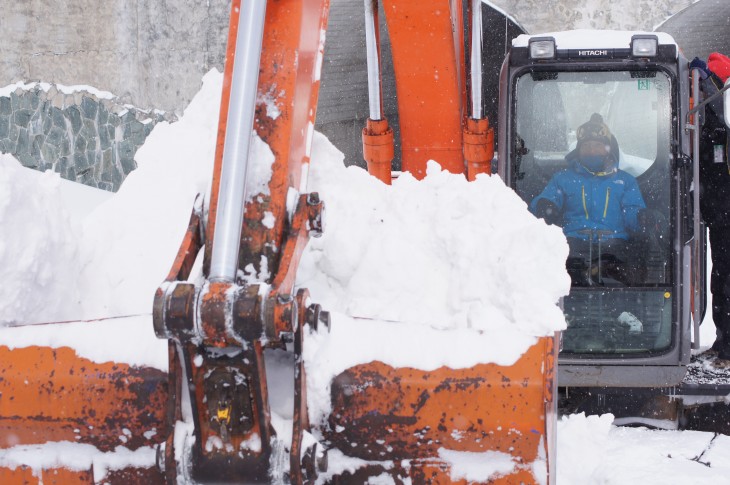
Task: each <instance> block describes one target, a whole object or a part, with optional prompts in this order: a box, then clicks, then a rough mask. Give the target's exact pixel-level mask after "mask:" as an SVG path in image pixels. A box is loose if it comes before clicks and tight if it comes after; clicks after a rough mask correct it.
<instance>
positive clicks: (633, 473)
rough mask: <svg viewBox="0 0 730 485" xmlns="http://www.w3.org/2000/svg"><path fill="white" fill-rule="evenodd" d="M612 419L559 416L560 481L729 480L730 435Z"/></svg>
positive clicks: (573, 484)
mask: <svg viewBox="0 0 730 485" xmlns="http://www.w3.org/2000/svg"><path fill="white" fill-rule="evenodd" d="M612 423H613V416H612V415H610V414H604V415H603V416H585V415H584V414H576V415H572V416H566V417H564V418H562V419H561V420H560V421H559V422H558V432H557V435H558V453H557V460H558V463H557V473H558V475H557V483H559V484H560V485H583V484H586V483H595V484H597V483H600V484H604V485H623V484H626V483H641V484H656V485H660V484H661V485H664V484H667V483H676V484H685V483H728V478H727V477H730V464H729V463H728V461H727V457H728V456H730V437H729V436H725V435H719V434H715V433H705V432H700V431H663V430H649V429H646V428H625V427H615V426H612ZM720 477H724V478H722V479H720ZM718 479H719V481H718Z"/></svg>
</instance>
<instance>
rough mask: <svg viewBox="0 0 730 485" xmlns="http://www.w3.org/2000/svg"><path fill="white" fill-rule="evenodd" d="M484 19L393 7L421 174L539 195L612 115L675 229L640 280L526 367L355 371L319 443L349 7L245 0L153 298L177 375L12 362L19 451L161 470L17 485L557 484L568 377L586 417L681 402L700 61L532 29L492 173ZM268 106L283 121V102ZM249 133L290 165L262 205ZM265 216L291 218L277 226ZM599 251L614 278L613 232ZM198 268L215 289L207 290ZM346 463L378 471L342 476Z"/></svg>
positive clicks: (41, 356) (10, 477) (652, 248)
mask: <svg viewBox="0 0 730 485" xmlns="http://www.w3.org/2000/svg"><path fill="white" fill-rule="evenodd" d="M378 4H379V2H378V1H377V0H365V1H364V8H365V17H366V48H367V59H368V88H369V119H368V120H367V122H366V126H365V127H364V128H363V132H362V142H363V153H364V158H365V160H366V162H367V167H368V171H369V172H370V173H371V174H372V175H373V176H374V177H376V178H378V179H379V180H381V181H383V182H384V183H386V184H389V183H390V182H391V180H392V165H391V163H392V161H393V158H394V152H395V150H394V132H393V129H392V127H390V126H389V124H388V121H387V119H386V118H385V116H384V115H383V94H382V82H381V64H380V32H379V25H380V22H379V12H380V11H381V10H380V9H379V5H378ZM483 8H486V6H484V5H482V3H481V2H480V1H478V0H477V1H469V2H467V1H462V0H420V1H411V0H383V2H382V11H383V12H385V17H386V18H385V23H386V25H387V29H388V33H389V35H390V39H391V44H392V45H391V52H392V56H393V63H394V66H395V84H396V88H397V92H398V112H399V118H400V144H401V147H402V150H401V151H402V155H401V169H402V170H403V171H408V172H411V173H412V174H414V176H416V177H417V178H422V177H424V176H425V171H426V163H427V162H428V161H429V160H431V159H435V160H438V161H439V163H441V165H442V166H443V167H444V168H445V169H447V170H449V171H451V172H453V173H457V174H464V176H465V177H466V178H467V179H469V180H473V179H475V178H476V177H477V176H480V177H484V176H489V174H494V173H495V172H497V173H498V174H499V176H501V177H502V178H503V179H504V181H505V183H506V184H507V185H508V186H510V187H512V188H513V189H514V190H515V191H516V192H517V194H518V195H519V196H520V197H522V198H523V199H524V200H525V201H526V202H530V201H531V199H532V198H534V197H535V196H536V195H537V193H539V191H540V190H542V188H543V187H544V185H545V184H546V183H547V181H548V180H549V178H550V176H551V175H552V174H553V173H555V172H556V171H557V170H559V169H560V168H561V164H563V163H564V156H565V153H566V152H567V151H568V150H569V149H570V148H571V143H574V142H575V140H574V135H575V133H574V130H575V128H576V127H577V126H578V125H579V124H580V123H582V121H584V120H583V119H582V118H581V116H583V115H586V114H590V113H588V112H587V111H586V109H588V110H594V111H596V112H599V113H601V114H602V115H603V116H604V118H605V119H606V120H607V122H608V123H609V125H610V126H611V128H612V129H613V131H614V132H615V133H616V136H617V138H618V139H619V140H620V143H621V145H620V147H621V150H622V152H621V153H622V154H623V157H624V158H623V160H625V161H626V164H627V165H629V164H631V166H632V167H633V170H634V172H633V174H634V175H635V176H636V177H637V179H638V181H639V186H640V187H641V189H642V191H643V192H644V194H645V198H646V200H647V205H648V206H649V207H650V208H651V209H653V210H655V211H657V212H661V213H662V214H663V215H664V218H665V220H666V221H668V224H667V225H666V226H665V228H664V229H662V230H665V231H666V232H662V233H660V234H645V235H644V236H645V237H644V239H642V240H641V241H638V242H637V245H638V246H637V247H641V248H643V249H642V250H639V251H637V252H636V253H637V255H639V256H637V258H639V259H637V261H635V262H632V266H633V267H639V268H640V269H641V271H639V272H638V276H636V278H635V279H634V280H632V283H631V284H626V283H625V282H621V281H617V280H615V279H612V278H611V276H610V275H609V274H608V273H604V271H603V268H600V269H598V270H597V271H596V272H595V273H594V272H593V271H592V269H590V270H588V273H587V275H588V278H587V282H586V283H585V284H574V285H573V287H572V289H571V293H570V295H569V296H567V297H566V298H565V299H564V301H563V302H562V306H563V309H564V312H565V315H566V319H567V321H568V329H567V330H566V331H565V332H564V334H563V335H562V336H560V335H554V336H543V337H540V338H538V339H537V340H536V343H535V344H534V345H533V346H532V347H530V348H529V349H528V350H527V351H526V352H525V353H524V354H523V355H522V356H521V357H520V358H519V359H518V360H517V362H515V363H514V364H513V365H511V366H500V365H497V364H490V363H486V364H479V365H476V366H474V367H472V368H468V369H450V368H447V367H442V368H439V369H437V370H435V371H429V372H425V371H421V370H418V369H412V368H394V367H391V366H388V365H386V364H383V363H381V362H377V361H375V362H370V363H367V364H361V365H358V366H356V367H353V368H350V369H347V370H346V371H345V372H343V373H341V374H340V375H338V376H336V377H335V378H334V380H333V381H332V384H331V404H332V411H331V414H330V416H329V418H328V419H327V426H325V427H323V428H321V429H315V427H314V426H312V425H311V423H310V419H309V413H308V407H307V385H306V382H307V380H306V368H305V365H304V361H303V358H302V355H303V351H304V348H305V347H306V346H307V335H308V332H309V331H311V330H318V329H319V330H325V331H326V329H327V328H329V327H330V325H334V324H336V322H333V321H332V319H331V317H330V315H329V313H328V312H327V311H326V310H325V309H322V308H321V306H320V305H318V304H317V303H315V302H313V301H312V298H311V297H310V295H309V292H308V291H307V290H306V289H304V288H298V287H296V286H295V276H296V273H297V266H298V264H299V261H300V258H301V255H302V251H303V249H304V247H305V246H306V244H307V241H308V239H309V238H310V237H317V236H319V235H321V234H322V233H323V231H325V230H326V227H325V217H324V215H325V210H324V201H323V200H321V199H320V197H319V195H318V194H317V193H313V192H309V193H308V192H307V183H306V182H307V173H308V166H309V163H310V156H311V152H310V150H311V138H312V134H313V129H314V122H315V119H316V112H317V104H318V102H317V101H318V92H319V85H320V71H321V66H322V60H323V59H322V57H323V53H324V41H325V34H326V30H327V19H328V11H329V2H328V1H327V0H303V1H297V2H295V1H281V0H232V2H231V16H230V26H229V37H228V47H227V52H226V59H225V71H224V82H223V93H222V100H221V111H220V119H219V129H218V138H217V146H216V155H215V165H214V171H213V183H212V185H211V194H210V197H209V203H206V199H205V198H204V197H202V196H201V197H200V198H199V199H198V200H197V201H196V202H195V204H194V207H193V209H192V213H191V217H190V221H189V225H188V228H187V231H186V233H185V236H184V238H183V240H182V242H181V245H180V249H179V251H178V253H177V256H176V257H175V260H174V263H173V265H172V267H171V269H170V271H169V274H168V276H167V277H166V279H165V281H164V282H162V283H161V285H160V286H159V288H158V290H157V292H156V294H155V296H154V306H153V311H152V325H153V327H154V332H155V334H156V335H157V337H159V338H160V339H163V340H165V341H166V342H167V345H168V371H167V372H162V371H160V370H157V369H152V368H148V367H139V366H131V365H127V364H122V363H115V362H111V363H102V364H100V363H96V362H92V361H90V360H88V359H85V358H82V357H79V356H78V355H76V354H75V353H74V351H73V350H72V349H70V348H68V347H53V348H52V347H42V346H28V347H22V348H12V349H11V348H9V347H7V346H0V358H1V359H2V362H3V366H2V369H0V449H3V450H8V449H12V448H13V447H17V446H24V445H34V444H44V443H51V442H66V441H70V442H74V443H84V444H88V445H90V446H93V447H95V448H96V449H98V450H100V451H101V452H106V451H111V450H114V449H115V447H116V446H117V445H118V444H119V440H118V437H119V436H126V438H125V446H126V447H127V448H129V449H130V450H135V449H152V450H154V452H155V455H156V460H155V464H154V466H150V465H149V464H146V465H144V464H143V465H133V464H130V465H128V466H127V467H125V468H123V469H118V470H109V471H108V472H107V473H106V474H104V475H103V476H97V475H98V474H95V471H94V470H93V469H88V470H78V469H75V470H70V469H68V468H63V467H62V466H53V465H46V466H43V467H41V469H40V470H39V469H37V468H34V467H32V466H30V465H28V466H8V465H3V464H0V481H1V482H2V483H94V482H103V483H170V484H173V483H293V484H304V483H335V484H337V483H340V484H350V483H368V482H369V481H371V480H374V481H377V480H381V481H378V482H377V483H382V480H383V476H385V477H387V478H388V479H389V481H388V483H433V484H440V483H475V482H474V481H468V480H467V479H465V478H453V475H452V474H451V470H450V464H449V463H448V462H447V461H445V460H444V459H442V458H441V457H440V456H439V454H438V449H439V448H441V447H445V448H448V449H450V450H453V451H456V452H463V453H467V454H468V453H485V452H492V451H494V452H501V453H506V454H509V455H510V456H511V457H512V459H513V460H514V462H515V463H517V466H515V467H514V468H513V469H512V471H511V472H508V473H506V474H501V475H498V476H492V477H490V478H489V479H488V480H487V481H486V482H485V483H541V484H542V483H555V476H556V475H555V453H556V436H555V428H556V419H557V414H558V384H560V386H561V389H563V390H564V392H566V393H567V391H565V390H566V389H567V390H571V391H570V393H571V394H575V393H574V392H572V390H574V389H578V390H581V389H588V391H587V392H586V393H585V394H584V395H583V400H582V401H581V402H587V401H589V400H590V398H591V397H593V396H594V394H595V389H608V388H622V389H652V390H656V389H661V390H662V391H666V392H664V393H663V394H660V396H662V397H666V398H667V399H669V398H670V397H671V398H675V397H676V396H675V395H671V396H670V393H669V390H673V391H677V390H678V389H680V387H681V385H682V381H683V379H684V377H685V375H686V373H687V368H688V365H689V361H690V345H691V338H690V334H691V328H692V325H693V324H694V323H696V322H698V321H699V318H700V315H701V312H702V311H703V309H702V301H703V300H702V291H703V286H702V284H701V282H702V281H703V279H702V278H703V274H702V271H701V267H702V266H701V264H700V263H701V262H702V261H703V257H704V255H703V252H702V251H703V250H704V249H703V248H704V246H703V244H701V242H702V238H701V228H700V227H699V217H698V214H697V210H698V204H696V200H695V204H694V205H693V204H692V197H691V194H692V193H691V191H690V189H691V182H692V180H696V179H697V178H696V177H697V173H696V169H697V164H696V162H693V161H692V158H691V157H689V156H688V155H686V154H688V153H690V152H691V151H692V150H694V151H695V152H696V150H697V143H696V135H697V133H698V128H699V123H700V120H699V116H698V115H697V113H695V114H694V117H692V118H691V119H690V118H688V117H689V116H690V114H689V111H690V110H689V100H690V93H691V92H692V93H696V92H698V90H697V85H696V83H695V85H694V86H691V85H690V73H689V71H688V68H687V61H686V59H684V58H683V57H682V56H681V54H680V53H679V51H678V49H677V46H676V44H674V43H673V41H672V40H671V38H669V36H667V35H663V34H656V35H654V34H639V33H634V34H631V33H622V34H616V35H614V36H607V37H602V36H595V37H594V38H590V41H589V42H587V45H580V42H586V36H585V35H583V36H580V35H575V34H574V35H573V36H571V34H570V33H563V34H554V35H553V34H546V35H542V36H520V37H518V38H517V39H516V40H515V41H514V42H513V46H512V49H511V50H510V52H509V54H508V56H507V58H506V59H505V61H504V64H503V66H502V70H501V74H500V78H499V84H500V95H499V117H498V120H497V126H498V136H497V142H498V143H497V146H498V153H497V156H496V157H495V149H494V145H495V134H494V128H493V127H492V126H490V121H489V120H487V118H486V117H485V115H484V99H483V96H482V95H483V92H484V89H485V87H484V85H483V74H484V73H483V66H482V62H481V59H482V57H483V52H482V47H483V46H482V35H483V32H484V29H486V26H484V25H482V20H481V18H482V9H483ZM424 52H428V56H424V55H423V53H424ZM434 72H438V73H439V75H438V76H434ZM272 92H276V93H277V107H278V108H279V112H278V113H277V114H278V115H277V116H275V117H271V116H268V115H267V114H266V105H265V101H264V100H265V99H266V98H267V97H266V94H267V93H272ZM587 101H590V104H587ZM629 121H630V122H631V124H629ZM619 127H624V131H620V128H619ZM639 127H640V129H639ZM252 131H255V132H256V134H257V135H258V136H259V137H260V138H261V139H262V140H263V141H264V142H265V143H266V144H268V146H269V147H270V148H271V151H272V152H273V154H274V161H273V164H272V166H271V178H270V181H269V184H268V191H267V192H266V193H259V194H248V193H247V187H249V185H247V183H246V180H247V177H251V176H252V175H251V167H252V164H253V163H255V161H252V160H250V159H249V153H250V150H249V148H250V146H249V145H250V143H251V133H252ZM689 133H692V134H693V135H695V143H694V145H693V144H691V143H690V136H689ZM695 155H696V153H695ZM696 158H697V157H695V160H696ZM495 162H496V163H495ZM693 170H694V172H693ZM695 199H696V195H695ZM265 213H271V214H273V215H274V217H273V219H272V218H268V219H266V220H267V222H266V223H264V220H265ZM272 220H273V223H272V222H271V221H272ZM594 242H595V244H596V247H595V251H596V254H598V255H599V261H600V254H601V251H602V248H601V246H600V243H601V240H600V236H599V237H597V238H596V240H595V241H594ZM642 244H643V246H641V245H642ZM198 258H202V260H203V264H202V268H203V269H202V273H203V277H202V278H196V277H195V275H194V274H192V271H193V268H194V266H195V262H196V259H198ZM262 261H266V264H267V268H268V272H259V271H256V272H255V274H264V273H267V274H269V275H270V276H266V277H262V278H261V279H260V280H255V281H251V279H250V278H242V274H243V271H242V270H243V269H244V268H247V267H249V266H250V265H253V267H254V268H259V267H260V265H261V264H262V263H261V262H262ZM578 263H580V262H578ZM693 305H694V306H693ZM625 314H630V316H627V315H625ZM622 315H624V316H623V317H622ZM693 317H694V319H693ZM627 322H628V323H627ZM637 322H638V323H637ZM59 325H62V324H59ZM103 344H110V345H111V344H112V343H111V342H102V343H100V345H103ZM270 349H278V350H281V351H285V352H289V353H291V354H292V356H293V362H295V364H294V366H295V369H294V389H293V390H292V393H293V396H294V399H293V406H294V409H293V426H292V433H291V440H290V441H288V442H283V441H282V439H281V437H279V436H277V434H276V431H275V429H274V426H273V425H272V416H271V409H270V392H269V387H270V386H269V384H270V383H269V382H267V374H266V369H267V367H266V365H267V363H266V358H265V352H266V351H267V350H270ZM561 349H562V350H561ZM559 352H561V353H560V366H558V355H559ZM559 381H560V382H559ZM592 393H593V394H592ZM675 394H676V392H675ZM586 396H587V397H586ZM604 398H605V396H604ZM604 400H605V399H604ZM457 423H458V424H457ZM457 426H458V429H457ZM150 430H155V432H153V433H152V432H150ZM315 437H316V438H315ZM354 443H368V444H369V446H367V447H356V446H353V444H354ZM335 452H336V453H338V454H339V456H345V457H350V458H352V459H358V460H360V463H361V466H359V467H355V469H351V468H348V469H341V470H337V471H335V472H332V471H330V472H328V471H327V470H328V456H332V455H334V454H335ZM362 463H364V464H362Z"/></svg>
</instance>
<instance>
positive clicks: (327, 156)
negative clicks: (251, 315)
mask: <svg viewBox="0 0 730 485" xmlns="http://www.w3.org/2000/svg"><path fill="white" fill-rule="evenodd" d="M309 182H310V185H309V187H308V190H310V191H318V192H319V193H320V196H321V197H322V199H323V200H324V201H325V204H326V210H327V212H326V216H327V218H326V224H327V225H326V228H325V232H324V235H323V237H322V238H320V239H315V240H312V241H310V243H309V246H308V247H307V250H306V251H305V254H304V256H303V257H302V262H301V265H300V271H299V273H298V277H297V285H298V286H302V287H307V288H309V290H310V292H311V295H312V300H313V301H316V302H317V303H320V304H321V305H322V306H323V307H324V308H325V309H327V310H330V311H331V312H333V323H332V330H331V333H327V332H326V331H321V332H320V333H319V334H313V335H310V336H309V338H308V339H307V342H306V345H305V361H306V362H307V379H308V387H309V391H308V392H309V394H308V397H309V405H310V416H311V417H312V418H313V419H314V420H315V422H316V421H317V420H318V419H321V418H322V417H323V416H324V415H325V414H326V413H327V412H328V410H329V397H328V396H329V382H330V381H331V379H332V378H333V377H334V376H335V375H337V374H339V373H340V372H342V371H344V370H345V369H346V368H348V367H352V366H354V365H357V364H362V363H367V362H371V361H374V360H379V361H381V362H384V363H386V364H389V365H392V366H394V367H414V368H419V369H423V370H432V369H436V368H438V367H441V366H448V367H451V368H465V367H471V366H473V365H475V364H477V363H486V362H493V363H497V364H500V365H511V364H513V363H514V362H515V361H516V360H517V359H518V358H519V357H520V356H521V355H522V354H523V353H524V352H525V351H526V350H527V349H528V348H529V347H530V346H531V345H532V344H534V343H535V342H536V337H539V336H547V335H552V334H553V333H554V332H555V331H556V330H560V329H562V328H564V327H565V319H564V317H563V314H562V312H561V311H560V309H559V308H558V307H557V306H556V303H557V301H558V299H559V298H560V297H561V296H563V295H565V294H567V292H568V290H569V287H570V279H569V278H568V275H567V274H566V272H565V258H566V257H567V255H568V246H567V244H566V242H565V238H564V236H563V234H562V232H561V231H560V229H559V228H557V227H555V226H547V225H546V224H545V223H544V222H543V221H541V220H538V219H536V218H535V217H534V216H532V215H531V214H530V213H529V212H528V211H527V207H526V205H525V203H524V202H523V201H522V200H521V199H520V198H519V197H518V196H517V195H516V194H515V193H514V192H513V191H512V190H510V189H509V188H507V187H506V186H505V185H504V183H503V182H502V181H501V180H500V179H499V178H497V177H488V176H483V177H479V178H478V179H477V180H476V181H474V182H467V181H466V179H465V178H464V176H463V175H454V174H451V173H449V172H447V171H442V170H441V169H440V167H439V166H438V165H437V164H436V163H433V162H431V163H430V164H429V166H428V171H427V176H426V178H425V179H424V180H422V181H417V180H416V179H415V178H413V177H412V176H411V175H410V174H407V173H405V174H403V175H401V176H400V177H399V178H398V179H397V180H395V181H394V182H393V185H392V186H390V187H389V186H386V185H384V184H382V183H381V182H379V181H377V180H376V179H375V178H373V177H372V176H370V175H368V174H367V173H366V172H365V171H364V170H362V169H360V168H357V167H349V168H346V167H345V166H344V164H343V163H342V154H341V153H340V152H339V151H337V149H336V148H335V147H333V146H332V145H331V144H330V143H329V141H328V140H327V139H326V138H325V137H324V136H322V135H320V134H315V139H314V143H313V151H312V162H311V167H310V179H309ZM536 241H539V244H536V243H535V242H536ZM445 349H452V350H453V351H445Z"/></svg>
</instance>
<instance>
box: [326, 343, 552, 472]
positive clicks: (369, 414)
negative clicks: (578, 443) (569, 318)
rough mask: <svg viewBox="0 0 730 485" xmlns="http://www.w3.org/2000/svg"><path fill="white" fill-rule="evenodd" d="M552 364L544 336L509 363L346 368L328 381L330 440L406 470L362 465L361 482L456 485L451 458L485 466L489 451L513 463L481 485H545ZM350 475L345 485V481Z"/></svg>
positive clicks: (352, 452) (352, 453)
mask: <svg viewBox="0 0 730 485" xmlns="http://www.w3.org/2000/svg"><path fill="white" fill-rule="evenodd" d="M556 361H557V348H556V346H555V339H554V338H553V337H543V338H541V339H539V340H538V342H537V343H536V344H534V345H533V346H531V347H530V348H529V349H528V350H527V351H526V352H525V353H524V354H523V355H522V356H521V357H520V358H519V359H518V360H517V362H515V363H514V364H513V365H511V366H500V365H497V364H479V365H476V366H474V367H471V368H468V369H450V368H447V367H441V368H439V369H436V370H434V371H423V370H418V369H412V368H394V367H391V366H388V365H385V364H383V363H381V362H371V363H369V364H363V365H359V366H357V367H353V368H350V369H348V370H346V371H345V372H343V373H341V374H340V375H338V376H337V377H336V378H335V379H334V381H333V382H332V413H331V415H330V417H329V422H328V424H329V426H328V428H327V429H328V430H329V432H327V433H326V436H327V440H328V441H329V442H331V443H332V445H333V446H334V447H336V448H338V449H340V450H342V451H343V453H344V454H346V455H348V456H354V457H357V458H361V459H363V460H367V461H370V462H378V461H383V460H389V461H392V462H395V463H407V464H408V466H407V467H404V466H402V465H397V466H394V467H391V468H388V469H384V468H383V467H382V466H374V467H373V466H371V467H364V468H363V469H359V470H358V472H357V473H358V480H357V482H358V483H362V482H361V480H363V479H364V478H366V477H376V476H379V475H382V474H383V473H388V474H390V475H391V476H392V477H393V479H399V480H403V479H405V478H406V477H410V479H411V480H412V481H413V483H452V482H455V483H459V481H456V480H453V479H452V476H454V475H455V473H453V470H452V467H451V464H450V461H449V456H450V454H453V455H455V456H459V455H461V456H464V455H469V454H470V453H471V454H475V455H472V456H480V457H481V459H482V460H484V461H485V462H486V461H488V460H489V459H490V458H489V457H490V452H491V453H492V455H491V456H495V455H497V454H499V453H502V454H504V456H505V458H507V459H508V460H511V461H512V463H513V466H512V467H511V469H510V470H509V471H502V472H501V473H499V474H498V476H492V477H486V478H487V479H486V480H485V481H484V483H543V481H544V479H545V472H546V471H548V472H552V473H554V462H553V463H550V464H549V463H548V462H547V459H548V457H547V456H546V450H550V449H554V440H555V439H556V436H555V430H554V428H553V426H554V423H555V419H556V416H555V413H556V407H555V402H554V401H553V396H555V392H556V389H557V387H556V386H557V381H556V379H555V374H554V370H555V362H556ZM353 444H356V445H357V446H353ZM444 450H448V451H446V452H445V451H444ZM346 478H347V477H345V476H343V477H341V480H343V481H342V483H351V482H348V481H347V480H346ZM350 478H352V477H350ZM364 481H365V480H363V482H364ZM464 483H465V482H464ZM469 483H477V482H475V481H473V480H470V481H469Z"/></svg>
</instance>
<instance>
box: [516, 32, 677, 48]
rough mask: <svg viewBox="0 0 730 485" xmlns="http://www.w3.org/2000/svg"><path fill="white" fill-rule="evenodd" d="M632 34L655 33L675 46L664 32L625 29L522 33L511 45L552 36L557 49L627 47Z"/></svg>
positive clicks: (523, 44)
mask: <svg viewBox="0 0 730 485" xmlns="http://www.w3.org/2000/svg"><path fill="white" fill-rule="evenodd" d="M634 35H655V36H656V37H657V40H658V42H659V45H673V46H675V47H676V46H677V43H676V42H675V41H674V38H673V37H672V36H671V35H669V34H667V33H665V32H642V31H627V30H591V29H579V30H566V31H564V32H548V33H545V34H535V35H528V34H522V35H520V36H517V37H516V38H514V39H513V40H512V47H528V44H529V42H530V39H535V38H545V37H552V38H554V39H555V48H556V49H557V50H559V51H560V50H568V49H628V48H630V47H631V37H632V36H634Z"/></svg>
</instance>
